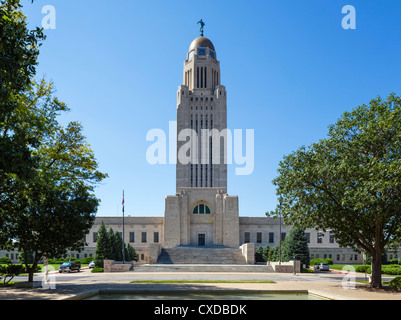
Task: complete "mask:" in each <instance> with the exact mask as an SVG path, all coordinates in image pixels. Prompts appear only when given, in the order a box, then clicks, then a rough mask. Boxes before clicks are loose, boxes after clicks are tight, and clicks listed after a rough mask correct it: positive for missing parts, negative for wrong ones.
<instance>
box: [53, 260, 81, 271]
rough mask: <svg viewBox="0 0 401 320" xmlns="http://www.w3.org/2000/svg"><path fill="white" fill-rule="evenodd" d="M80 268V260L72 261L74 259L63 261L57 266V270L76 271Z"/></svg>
mask: <svg viewBox="0 0 401 320" xmlns="http://www.w3.org/2000/svg"><path fill="white" fill-rule="evenodd" d="M80 269H81V263H80V262H74V261H69V262H64V263H63V264H62V265H60V266H59V267H58V272H59V273H62V272H71V271H72V270H77V271H78V272H79V271H80Z"/></svg>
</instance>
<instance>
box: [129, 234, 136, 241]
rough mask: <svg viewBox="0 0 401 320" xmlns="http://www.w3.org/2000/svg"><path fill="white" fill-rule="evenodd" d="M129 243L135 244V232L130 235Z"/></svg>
mask: <svg viewBox="0 0 401 320" xmlns="http://www.w3.org/2000/svg"><path fill="white" fill-rule="evenodd" d="M129 242H135V232H130V233H129Z"/></svg>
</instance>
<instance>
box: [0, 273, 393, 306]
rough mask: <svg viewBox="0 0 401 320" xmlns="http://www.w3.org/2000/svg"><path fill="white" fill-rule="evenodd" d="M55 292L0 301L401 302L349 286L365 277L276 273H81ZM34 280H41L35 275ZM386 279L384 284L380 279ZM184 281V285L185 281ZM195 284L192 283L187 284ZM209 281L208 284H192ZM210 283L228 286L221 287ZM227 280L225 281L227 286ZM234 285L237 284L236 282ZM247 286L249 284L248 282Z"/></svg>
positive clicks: (5, 292)
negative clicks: (245, 297)
mask: <svg viewBox="0 0 401 320" xmlns="http://www.w3.org/2000/svg"><path fill="white" fill-rule="evenodd" d="M51 276H53V278H52V281H54V283H55V286H56V288H55V289H43V288H36V289H16V288H4V287H2V288H0V300H64V299H83V298H85V297H87V296H88V295H92V294H93V293H94V292H97V291H99V290H110V291H125V292H129V291H135V292H136V293H138V292H139V293H140V292H141V291H143V292H151V291H165V292H166V293H168V292H171V291H196V292H202V291H221V290H229V291H241V290H252V291H270V290H271V291H276V292H279V291H281V292H288V291H289V290H290V291H292V290H298V291H308V292H309V294H313V295H317V296H318V297H321V298H326V299H332V300H401V293H396V292H391V291H388V290H386V289H381V290H376V289H370V288H369V285H368V284H364V283H359V282H353V280H364V279H365V278H364V274H357V275H356V276H355V278H352V276H351V280H352V281H351V282H350V285H351V287H352V286H353V285H355V289H344V288H343V286H342V281H343V279H344V276H345V275H344V274H338V273H333V272H328V273H327V272H326V273H324V272H321V273H301V274H296V275H294V274H280V273H228V272H227V273H225V272H224V273H222V272H209V273H208V272H206V273H200V272H148V273H147V272H124V273H121V272H113V273H91V272H90V270H88V269H85V270H82V271H81V272H75V273H63V274H58V273H54V274H51ZM17 280H19V281H26V277H19V278H17ZM34 280H35V281H41V280H42V277H41V276H36V277H35V278H34ZM182 280H185V281H186V282H185V283H157V282H156V281H182ZM267 280H271V281H274V283H266V282H265V283H255V282H252V281H267ZM383 280H386V279H383ZM132 281H137V282H139V281H152V282H151V283H131V282H132ZM187 281H189V282H187ZM190 281H194V283H190ZM196 281H210V282H209V283H204V282H202V283H195V282H196ZM215 281H227V282H226V283H222V282H219V283H217V282H215ZM228 281H229V282H228ZM235 281H241V282H239V283H235ZM246 281H249V282H248V283H247V282H246Z"/></svg>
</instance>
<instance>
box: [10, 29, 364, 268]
mask: <svg viewBox="0 0 401 320" xmlns="http://www.w3.org/2000/svg"><path fill="white" fill-rule="evenodd" d="M226 128H227V91H226V88H225V87H224V85H222V84H221V70H220V62H219V60H218V59H217V52H216V49H215V47H214V45H213V43H212V42H211V41H210V40H209V39H207V38H205V37H203V36H201V37H198V38H196V39H195V40H193V41H192V43H191V44H190V46H189V50H188V52H187V56H186V60H185V61H184V72H183V84H182V85H180V86H179V87H178V91H177V133H178V134H177V135H178V137H177V158H179V157H180V156H184V157H185V156H186V157H187V158H189V160H190V161H188V163H182V162H180V161H177V165H176V193H175V195H169V196H166V198H165V212H164V217H125V228H124V230H125V233H124V241H125V242H126V243H130V244H131V245H132V246H133V247H134V248H135V249H136V251H137V253H138V254H139V259H140V260H139V262H138V263H142V264H148V263H157V261H158V258H159V255H160V253H161V252H162V249H164V250H169V248H170V249H171V248H184V247H188V246H190V247H191V248H193V250H196V249H197V248H199V247H200V248H210V249H211V250H213V248H216V247H225V248H232V249H233V250H237V251H239V252H241V253H242V254H243V255H244V256H245V257H244V258H245V260H244V261H245V263H253V262H254V260H253V257H254V250H255V249H256V248H257V247H258V246H259V245H262V246H265V245H269V246H271V247H274V246H275V245H276V244H277V243H278V242H279V240H280V238H281V239H284V238H285V236H286V234H288V232H289V231H290V229H291V226H285V225H283V226H281V234H280V226H279V220H278V219H272V218H269V217H240V216H239V210H238V196H235V195H229V194H228V193H227V164H225V163H224V161H220V162H218V161H213V157H216V158H220V159H224V154H225V152H226V151H227V145H226V139H225V136H224V134H222V135H221V137H220V136H219V137H218V139H213V136H211V137H210V138H208V139H206V142H207V143H205V141H202V140H201V135H202V130H205V129H208V130H212V129H216V130H215V131H216V132H218V133H219V134H221V132H223V131H224V129H226ZM184 129H190V130H189V132H190V133H191V134H192V135H193V136H191V137H190V138H191V139H190V140H191V145H190V147H191V148H190V154H189V155H188V154H184V155H182V154H181V155H180V154H178V153H179V150H180V149H181V147H184V149H185V144H186V143H187V140H186V139H182V137H179V134H180V132H181V131H182V130H184ZM180 138H181V139H180ZM220 138H222V139H220ZM220 142H223V143H220ZM218 143H220V145H218V146H217V145H216V144H218ZM102 220H103V221H104V223H105V225H106V227H107V229H108V228H110V227H111V228H113V229H114V231H118V232H121V233H122V230H123V227H122V217H97V218H96V221H95V223H94V225H93V227H92V229H91V230H90V232H89V234H88V235H87V236H86V239H85V240H86V242H87V246H85V248H84V250H83V251H82V252H69V254H70V255H73V256H76V257H78V258H80V259H82V258H84V257H87V256H94V253H95V248H96V238H97V232H98V229H99V227H100V224H101V221H102ZM305 232H306V234H307V237H308V241H309V250H310V254H311V258H332V259H333V261H334V263H361V262H362V255H361V254H359V253H356V252H354V251H353V250H352V249H349V248H340V247H339V245H338V244H337V243H336V242H335V240H334V237H333V236H332V235H330V234H329V233H328V232H327V233H325V234H324V236H323V237H322V236H321V235H320V236H319V233H318V232H317V231H316V230H314V229H307V230H306V231H305ZM244 245H245V250H244ZM240 246H242V250H241V249H239V248H240ZM14 254H15V255H16V254H17V253H14V252H7V253H6V255H8V256H9V257H11V258H12V259H14V258H16V257H14ZM210 255H211V256H213V255H214V254H213V252H212V251H211V254H210ZM202 262H203V263H205V261H197V262H194V261H188V263H202ZM209 263H211V262H209Z"/></svg>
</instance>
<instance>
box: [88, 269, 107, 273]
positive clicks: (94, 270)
mask: <svg viewBox="0 0 401 320" xmlns="http://www.w3.org/2000/svg"><path fill="white" fill-rule="evenodd" d="M103 271H104V269H103V268H93V269H92V271H91V272H92V273H96V272H103Z"/></svg>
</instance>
